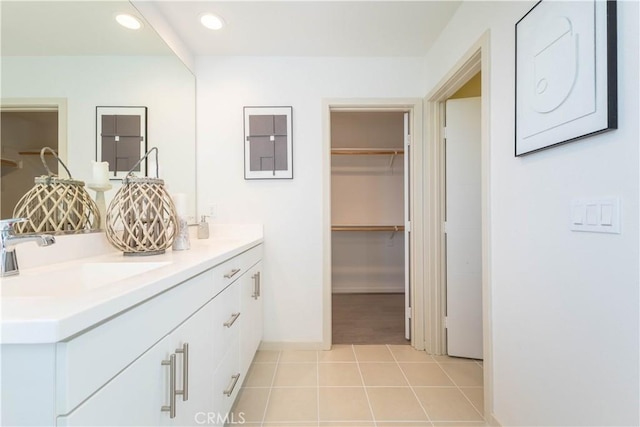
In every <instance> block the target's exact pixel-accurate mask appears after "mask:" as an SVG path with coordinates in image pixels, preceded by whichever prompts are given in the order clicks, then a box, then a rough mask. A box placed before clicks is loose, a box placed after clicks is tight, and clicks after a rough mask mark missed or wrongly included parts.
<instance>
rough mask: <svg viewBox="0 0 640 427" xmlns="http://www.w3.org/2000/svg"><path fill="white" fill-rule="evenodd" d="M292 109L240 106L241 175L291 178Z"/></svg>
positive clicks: (247, 177)
mask: <svg viewBox="0 0 640 427" xmlns="http://www.w3.org/2000/svg"><path fill="white" fill-rule="evenodd" d="M292 120H293V108H292V107H244V178H245V179H292V178H293V131H292V130H293V123H292Z"/></svg>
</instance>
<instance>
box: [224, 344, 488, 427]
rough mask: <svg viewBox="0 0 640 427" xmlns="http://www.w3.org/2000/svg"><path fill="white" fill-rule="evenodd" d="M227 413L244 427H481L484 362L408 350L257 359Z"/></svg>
mask: <svg viewBox="0 0 640 427" xmlns="http://www.w3.org/2000/svg"><path fill="white" fill-rule="evenodd" d="M233 411H234V419H240V413H242V419H244V420H245V424H244V425H247V426H265V427H267V426H268V427H276V426H283V427H307V426H314V427H324V426H327V427H329V426H332V427H338V426H339V427H377V426H380V427H392V426H394V427H395V426H397V427H418V426H468V427H471V426H484V425H485V424H484V422H483V417H482V413H483V383H482V362H480V361H473V360H467V359H456V358H450V357H448V356H429V355H427V354H426V353H424V352H420V351H416V350H414V349H413V348H411V347H410V346H407V345H334V347H333V349H332V350H331V351H281V352H278V351H259V352H258V353H257V354H256V357H255V359H254V361H253V364H252V365H251V368H250V370H249V372H248V374H247V378H246V379H245V381H244V384H243V386H242V389H241V390H240V394H239V395H238V399H237V400H236V404H235V406H234V409H233Z"/></svg>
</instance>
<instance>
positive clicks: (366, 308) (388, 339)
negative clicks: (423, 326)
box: [332, 294, 409, 345]
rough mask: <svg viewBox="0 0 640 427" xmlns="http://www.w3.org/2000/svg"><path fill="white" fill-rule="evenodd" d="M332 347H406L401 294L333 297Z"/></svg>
mask: <svg viewBox="0 0 640 427" xmlns="http://www.w3.org/2000/svg"><path fill="white" fill-rule="evenodd" d="M332 302H333V308H332V311H333V314H332V318H333V344H407V345H408V344H409V341H407V340H406V339H405V338H404V294H333V297H332Z"/></svg>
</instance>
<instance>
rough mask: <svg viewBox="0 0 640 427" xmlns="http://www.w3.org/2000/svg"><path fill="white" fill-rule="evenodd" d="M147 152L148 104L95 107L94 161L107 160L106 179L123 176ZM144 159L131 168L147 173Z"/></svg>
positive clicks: (143, 174) (138, 174)
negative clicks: (145, 105)
mask: <svg viewBox="0 0 640 427" xmlns="http://www.w3.org/2000/svg"><path fill="white" fill-rule="evenodd" d="M146 152H147V107H96V160H97V161H98V162H108V163H109V179H114V180H115V179H122V178H124V177H125V176H126V175H127V172H129V171H130V170H131V168H132V167H133V166H134V165H135V164H136V163H137V162H138V160H140V159H141V158H143V157H144V155H145V153H146ZM147 172H148V171H147V161H146V160H143V161H142V162H140V164H139V165H138V166H137V167H136V169H135V170H134V173H135V174H136V175H137V176H147Z"/></svg>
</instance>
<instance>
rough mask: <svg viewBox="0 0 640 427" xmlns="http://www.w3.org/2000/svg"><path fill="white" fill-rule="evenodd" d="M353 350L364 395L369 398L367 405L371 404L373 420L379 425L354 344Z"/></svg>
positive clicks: (370, 409)
mask: <svg viewBox="0 0 640 427" xmlns="http://www.w3.org/2000/svg"><path fill="white" fill-rule="evenodd" d="M351 351H352V352H353V357H354V358H355V359H356V366H357V367H358V373H359V374H360V381H362V389H363V390H364V395H365V397H366V398H367V405H369V411H370V412H371V420H372V421H373V425H375V426H377V425H378V422H377V421H376V414H374V413H373V406H371V399H369V392H368V391H367V385H366V384H365V382H364V376H363V375H362V370H361V369H360V361H359V360H358V355H357V354H356V348H355V346H354V345H353V344H352V345H351Z"/></svg>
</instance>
